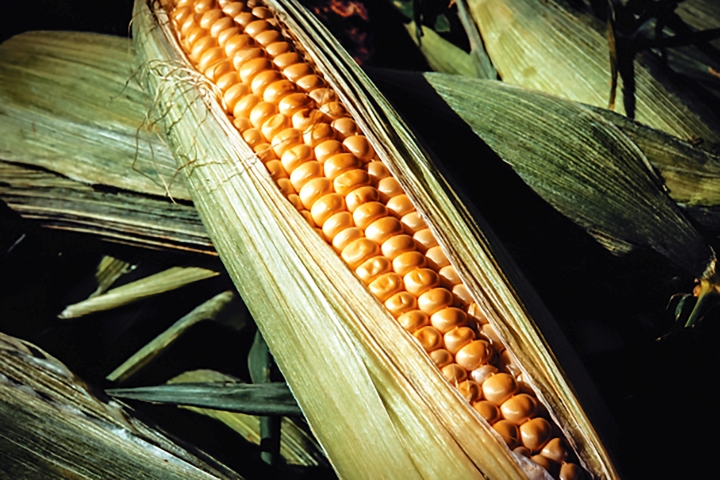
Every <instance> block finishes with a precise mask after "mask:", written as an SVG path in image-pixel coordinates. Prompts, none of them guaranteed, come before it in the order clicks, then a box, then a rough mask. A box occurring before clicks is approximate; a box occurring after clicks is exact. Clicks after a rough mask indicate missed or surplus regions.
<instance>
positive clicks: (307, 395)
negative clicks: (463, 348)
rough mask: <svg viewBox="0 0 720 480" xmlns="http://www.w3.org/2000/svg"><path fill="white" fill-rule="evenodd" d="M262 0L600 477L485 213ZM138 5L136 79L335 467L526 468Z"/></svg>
mask: <svg viewBox="0 0 720 480" xmlns="http://www.w3.org/2000/svg"><path fill="white" fill-rule="evenodd" d="M153 5H154V4H153ZM269 6H270V7H271V8H273V9H274V10H275V11H276V13H277V15H278V17H279V18H280V19H282V21H283V22H284V23H285V24H286V25H287V26H288V27H289V28H290V30H291V31H292V32H293V34H294V36H296V37H297V38H298V39H299V40H300V41H301V43H302V45H303V46H304V48H305V49H307V51H308V53H309V55H310V57H311V58H312V59H313V61H314V62H315V64H316V65H317V67H318V69H319V70H320V71H322V72H323V73H324V75H325V78H326V79H327V80H328V81H329V83H330V84H331V85H332V86H333V87H334V89H335V90H336V91H337V92H338V95H339V96H340V98H341V100H342V101H343V103H344V104H345V105H346V107H347V108H348V109H349V111H350V112H351V113H352V114H353V116H354V117H355V118H356V119H357V121H358V124H359V126H360V127H361V128H362V130H363V132H364V133H365V134H366V135H367V136H368V138H369V139H370V140H371V142H372V144H373V146H374V148H375V150H376V152H377V153H378V154H379V156H380V157H381V158H382V159H383V161H385V162H386V164H387V165H388V168H389V169H390V170H391V171H392V172H393V173H394V174H395V175H396V177H397V178H398V180H399V181H400V183H401V184H402V186H403V188H404V189H405V190H406V192H408V195H409V196H410V197H411V199H412V200H413V202H414V203H415V205H416V206H417V208H418V210H419V211H420V212H421V213H423V214H424V215H425V217H426V218H428V219H429V220H428V225H429V226H430V228H431V229H432V231H433V232H434V233H435V235H436V236H437V238H438V241H439V242H440V244H441V245H442V246H443V247H444V249H445V250H446V252H447V253H448V257H449V258H450V259H451V261H452V262H453V264H454V265H455V266H456V268H457V269H458V272H459V273H460V275H461V277H462V278H463V279H464V280H465V282H466V285H467V286H468V288H469V289H470V290H471V292H472V293H473V295H474V297H475V299H476V300H477V301H478V302H479V304H480V305H482V307H483V310H484V311H485V312H486V314H487V315H488V316H489V317H490V319H491V321H492V323H493V324H494V325H495V327H496V330H497V332H498V333H499V335H501V337H502V338H503V339H504V340H505V342H506V345H507V346H508V348H510V349H511V351H513V352H514V354H515V356H516V357H517V359H518V360H519V363H520V364H521V365H522V367H523V369H524V370H525V372H526V373H527V374H529V378H532V380H533V383H534V385H535V387H536V392H537V394H538V396H539V397H540V398H541V399H543V400H544V402H545V403H546V405H548V407H549V408H550V410H551V412H552V415H553V417H554V418H555V420H556V422H557V425H559V426H560V427H561V428H563V429H564V430H565V433H566V434H567V435H568V438H569V440H570V442H571V444H572V445H573V446H574V447H575V449H576V451H577V452H578V454H579V456H580V458H581V461H582V462H583V464H584V465H585V466H586V467H587V468H588V469H589V470H590V471H591V472H592V473H593V474H595V475H597V476H599V477H604V478H614V477H616V472H615V470H614V467H613V464H612V461H611V460H610V458H609V455H608V453H607V451H606V449H605V448H604V446H603V444H602V442H601V440H600V438H599V437H598V435H597V434H596V431H595V428H593V425H592V424H591V422H590V420H589V418H588V417H587V415H586V413H585V412H584V411H583V409H582V408H581V406H580V404H579V402H578V401H577V399H576V396H575V394H574V392H573V389H572V388H571V386H570V385H569V384H568V382H567V380H566V378H565V376H564V372H563V370H562V369H561V368H560V367H559V365H558V363H557V361H556V356H555V355H554V354H553V352H552V351H550V349H549V348H548V343H547V342H546V340H545V339H544V338H543V337H542V334H541V333H540V331H539V328H538V326H537V323H536V322H541V323H542V324H544V325H551V324H553V322H552V319H550V318H549V314H548V313H547V311H546V310H545V308H544V307H543V305H542V303H541V302H540V301H539V300H538V299H537V297H536V296H535V295H534V293H533V292H532V290H531V289H530V288H529V287H528V286H527V285H526V282H524V280H523V279H522V277H521V275H520V274H519V272H517V270H516V269H515V267H514V266H513V264H512V262H511V261H510V259H509V257H507V255H506V254H505V253H504V251H503V249H502V247H501V246H500V245H499V242H497V241H496V239H494V237H493V236H492V233H490V231H489V230H488V229H486V227H485V226H484V225H483V224H482V220H481V219H479V218H472V217H471V216H470V215H469V213H468V212H467V211H466V210H465V208H464V207H463V205H462V203H461V202H460V201H459V199H458V198H457V196H456V195H455V194H454V193H453V192H452V191H451V190H450V188H449V187H448V185H447V184H446V183H445V182H444V180H443V178H442V176H441V175H439V173H438V171H437V170H436V169H435V168H434V167H433V165H432V163H431V162H430V161H429V160H428V158H427V157H426V155H425V153H424V152H423V151H422V149H421V148H420V147H419V146H418V144H417V142H416V141H415V139H414V138H413V136H412V134H411V133H410V132H409V131H408V130H407V128H406V126H405V125H404V123H403V122H402V121H401V120H400V119H399V118H398V116H397V114H396V113H395V112H394V111H393V110H392V108H391V107H390V106H389V105H388V104H387V102H386V101H385V100H384V99H383V97H382V96H381V95H380V94H379V92H378V91H377V90H376V89H375V88H374V86H373V85H372V84H371V83H370V82H369V80H368V79H367V78H366V77H365V75H364V74H363V73H362V72H361V71H360V70H359V68H358V67H357V66H356V65H355V64H354V63H353V61H352V60H351V59H350V58H349V56H348V55H347V54H346V53H345V52H344V51H343V50H342V48H341V47H340V46H339V45H338V44H337V42H336V41H335V40H334V39H333V38H332V37H331V35H330V34H329V32H327V30H325V29H324V28H323V27H322V26H321V25H320V24H319V23H318V22H317V21H316V20H315V19H314V18H313V17H312V16H310V15H309V14H308V13H307V12H306V11H305V10H303V9H302V7H300V6H299V5H297V4H296V3H294V2H292V1H288V2H282V3H279V2H275V1H273V2H269ZM135 7H136V9H135V14H134V22H133V28H134V30H133V37H134V41H135V46H136V54H137V55H138V62H139V69H140V71H139V78H141V79H142V81H143V82H144V83H145V84H146V85H147V86H148V87H149V88H148V90H149V91H150V92H151V93H150V97H151V98H152V100H153V106H154V107H155V114H156V115H157V114H158V112H160V113H161V115H160V116H159V117H158V119H159V120H160V121H161V122H162V124H163V125H165V126H166V132H165V133H166V135H167V140H168V143H169V145H170V146H171V147H172V148H173V149H174V151H175V154H176V158H177V159H178V162H179V164H180V166H181V167H182V171H183V173H184V175H185V178H186V181H187V183H188V187H189V190H190V191H191V192H192V196H193V201H194V202H195V205H196V207H197V209H198V211H199V212H200V215H201V217H202V218H203V221H204V222H205V224H206V226H207V228H208V232H209V233H210V236H211V238H212V239H213V243H214V244H215V246H216V248H217V250H218V253H219V254H220V257H221V259H222V260H223V261H224V262H225V265H226V267H227V269H228V271H229V273H230V275H231V277H232V278H233V281H234V282H235V285H236V286H237V288H238V290H239V292H240V294H241V296H242V297H243V299H244V300H245V302H246V304H247V305H248V308H249V309H250V311H251V313H252V315H253V317H254V318H255V319H256V321H257V323H258V326H259V328H260V330H261V331H262V333H263V336H264V338H265V339H266V341H267V343H268V345H269V346H270V349H271V351H272V352H273V354H274V356H275V359H276V360H277V363H278V365H279V367H280V369H281V370H282V372H283V374H284V376H285V378H286V379H287V381H288V384H289V386H290V388H291V389H292V391H293V393H294V395H295V397H296V398H297V400H298V404H299V405H300V407H301V408H302V410H303V412H304V414H305V416H306V417H307V419H308V422H309V424H310V425H311V427H312V429H313V431H314V433H315V434H316V436H317V438H318V439H319V441H320V443H321V444H322V445H323V447H324V449H325V450H326V452H327V454H328V457H329V458H330V460H331V462H332V464H333V466H334V468H335V469H336V470H337V471H338V472H339V474H340V475H341V476H343V477H348V478H473V477H480V476H485V477H489V478H498V479H500V478H503V479H506V478H522V477H524V476H525V473H524V472H523V470H522V469H521V467H520V463H523V464H524V466H527V467H528V468H530V462H527V461H525V460H523V459H520V458H514V456H513V454H512V453H511V452H510V451H509V450H508V449H507V447H506V446H505V445H504V443H503V442H502V441H501V440H500V439H499V437H498V436H497V435H496V434H495V433H494V432H493V430H492V429H491V428H490V427H489V426H488V425H487V424H486V423H484V422H483V421H482V420H481V419H480V417H479V416H478V415H477V413H476V412H475V411H474V410H473V409H472V408H471V407H470V406H469V405H468V404H467V403H466V402H465V401H464V400H463V399H462V398H461V397H460V395H459V394H458V392H457V391H455V390H454V389H453V388H452V387H451V386H450V385H449V383H448V382H447V381H446V380H445V379H444V378H443V377H442V375H441V374H440V372H439V371H438V370H437V368H436V367H435V366H434V365H433V364H432V362H431V361H430V359H429V358H428V357H427V355H426V354H425V353H424V351H422V348H421V347H420V346H419V344H418V343H417V342H415V341H414V340H413V339H412V338H411V337H410V336H409V335H407V333H406V332H404V331H403V330H402V328H401V327H400V326H399V325H398V324H397V322H395V321H394V319H393V318H392V317H391V316H390V315H389V314H388V312H387V311H386V310H385V309H384V308H383V307H382V305H381V304H380V303H379V302H378V301H377V299H375V298H374V297H372V295H371V294H370V293H369V292H368V291H367V289H365V288H364V286H363V285H362V283H361V282H360V281H359V280H358V279H357V278H356V277H355V276H354V275H353V274H352V272H351V271H350V270H349V269H348V267H347V266H346V265H345V264H344V263H343V262H342V261H341V260H340V258H339V257H338V256H337V255H336V253H335V252H334V251H333V250H332V249H331V248H330V247H329V246H328V245H327V244H326V243H325V242H324V241H323V240H321V239H320V238H319V237H318V235H317V234H316V233H315V232H314V231H313V230H312V229H311V228H310V227H309V225H308V224H307V223H306V222H305V221H304V219H302V217H301V216H300V215H298V214H297V213H296V211H295V210H294V208H293V207H292V206H291V205H290V203H289V202H287V201H286V200H285V199H284V198H283V197H282V194H281V193H280V191H279V190H278V188H277V187H276V186H275V185H274V183H273V181H272V179H271V178H270V176H269V174H268V173H267V171H266V170H265V167H264V166H263V165H262V164H261V163H260V161H259V160H258V159H257V157H256V156H255V155H254V153H253V152H252V151H251V149H250V148H249V147H248V146H247V145H246V144H245V143H244V142H243V141H242V139H241V137H240V135H239V134H238V133H237V132H236V131H235V130H234V128H233V127H232V125H231V123H230V122H229V120H228V118H227V116H226V114H225V112H224V110H223V109H222V107H221V106H220V105H219V104H218V103H217V101H215V99H214V96H213V94H212V92H211V91H210V90H209V89H208V87H207V85H206V84H205V81H204V80H203V79H202V78H201V77H200V76H199V75H198V74H193V73H192V72H191V71H189V64H188V63H187V60H185V57H184V55H183V54H182V52H181V50H180V48H179V46H178V44H177V42H176V40H175V38H174V35H173V34H172V32H171V31H170V30H169V26H168V25H167V24H168V19H167V16H166V14H165V12H164V11H161V10H156V11H154V12H153V11H152V10H151V9H149V8H148V4H147V3H145V2H144V1H142V0H141V1H139V2H136V5H135ZM190 87H196V88H197V89H198V90H197V91H188V90H191V89H190ZM169 105H172V106H173V108H167V107H168V106H169ZM169 125H171V126H172V127H168V126H169ZM501 265H502V267H503V268H502V269H501V267H500V266H501ZM530 311H532V313H533V315H532V316H531V315H530ZM531 318H533V319H534V320H535V321H532V320H531ZM570 367H571V369H572V368H575V365H571V366H570ZM308 372H312V374H309V373H308ZM578 389H579V390H583V391H584V392H587V391H590V390H592V388H591V387H589V386H588V385H581V386H580V387H578ZM586 389H587V390H586ZM319 392H322V393H319ZM536 472H538V470H536Z"/></svg>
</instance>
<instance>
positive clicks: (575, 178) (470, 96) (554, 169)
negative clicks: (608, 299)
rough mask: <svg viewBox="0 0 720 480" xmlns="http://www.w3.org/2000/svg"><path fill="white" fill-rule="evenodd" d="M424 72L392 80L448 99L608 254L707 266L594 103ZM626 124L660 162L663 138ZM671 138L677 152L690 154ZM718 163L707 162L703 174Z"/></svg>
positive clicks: (705, 250) (698, 241) (692, 237)
mask: <svg viewBox="0 0 720 480" xmlns="http://www.w3.org/2000/svg"><path fill="white" fill-rule="evenodd" d="M403 77H404V78H403ZM423 77H424V79H423V78H420V76H419V74H404V75H403V76H400V75H398V76H397V77H395V78H393V79H391V80H392V81H395V82H400V83H402V85H403V87H402V88H403V89H404V90H410V91H412V92H414V93H416V94H418V96H419V95H420V94H422V92H423V86H426V85H427V83H429V84H430V85H431V86H432V88H433V89H434V92H435V93H436V94H437V95H438V96H439V97H440V98H439V99H438V98H434V99H433V98H426V99H425V100H424V101H422V102H419V103H418V105H423V106H425V105H427V106H428V108H430V109H432V108H433V107H432V104H433V101H435V102H437V101H440V102H446V105H447V106H448V107H450V109H452V111H453V112H455V113H456V114H457V115H458V116H459V117H460V119H461V120H462V121H464V122H466V123H467V125H468V126H470V128H472V130H473V131H474V132H475V134H476V135H478V136H479V137H480V138H481V139H482V140H483V141H484V142H485V143H487V144H488V145H489V146H490V148H492V149H493V150H494V151H495V152H497V154H498V155H499V156H500V157H501V158H502V159H503V160H504V161H505V162H507V163H508V164H510V165H511V166H512V167H513V169H514V170H515V171H516V172H517V173H518V174H519V175H520V177H522V179H523V180H524V181H525V182H526V183H527V184H528V185H529V186H530V187H532V188H533V189H534V190H535V191H536V192H537V193H538V194H539V195H540V196H541V197H543V198H544V199H545V200H546V201H547V202H548V203H550V204H551V205H553V206H554V207H555V208H556V209H557V210H558V211H560V212H561V213H563V214H564V215H565V216H567V217H569V218H570V219H572V220H573V221H574V222H576V223H578V224H579V225H581V226H583V227H584V228H585V229H587V230H588V232H589V233H591V234H592V235H593V236H595V238H597V239H598V241H600V242H601V243H603V245H605V246H606V247H608V248H609V249H610V250H612V251H615V252H617V253H625V252H627V251H628V250H629V249H631V248H632V247H633V246H642V247H647V248H652V249H655V250H656V251H658V252H659V253H661V254H663V255H665V256H666V257H667V258H669V259H670V260H672V261H674V262H675V263H676V264H678V265H680V266H682V267H683V268H685V269H687V270H688V271H690V272H692V273H693V274H695V275H698V276H702V275H703V273H705V271H706V270H707V269H708V267H709V266H710V265H711V263H712V260H713V258H714V254H713V252H712V250H711V249H710V247H709V246H708V245H707V242H706V241H705V240H704V239H703V237H702V236H701V235H700V234H699V233H698V232H697V231H696V230H695V228H694V227H693V226H692V225H691V224H690V223H689V222H688V221H687V219H686V218H685V217H684V215H683V214H682V212H680V210H679V208H678V207H677V206H676V205H675V204H674V203H673V202H672V201H670V200H669V198H668V197H667V195H666V194H665V193H664V192H663V190H662V187H661V181H662V180H661V179H660V178H659V176H658V175H657V174H656V173H655V171H654V170H652V168H651V167H650V166H649V161H648V158H647V157H646V155H645V154H644V152H643V151H642V150H641V149H640V148H639V147H638V145H637V144H636V143H635V142H634V141H633V139H632V138H631V137H630V136H628V135H626V134H625V132H624V131H623V130H621V129H620V128H618V127H617V126H616V125H615V124H614V123H612V122H611V121H609V120H608V118H607V115H604V114H603V115H601V114H600V113H599V109H592V108H589V107H586V106H584V105H581V104H577V103H574V102H570V101H567V100H562V99H559V98H557V97H553V96H550V95H546V94H542V93H539V92H532V91H528V90H525V89H522V88H518V87H515V86H511V85H507V84H504V83H501V82H493V81H486V80H477V79H471V78H466V77H456V76H450V75H443V74H439V73H427V74H424V75H423ZM426 82H427V83H426ZM426 95H427V94H426ZM610 115H612V116H613V117H618V118H620V119H621V120H623V119H622V117H619V116H617V115H614V114H611V113H610ZM448 121H457V119H452V118H451V119H449V120H448ZM623 123H624V124H625V127H626V129H627V130H628V131H632V132H634V135H635V137H636V138H639V139H641V138H643V139H644V140H643V144H644V145H645V146H646V148H648V147H651V146H655V147H656V149H657V150H658V151H654V152H652V153H653V154H654V156H655V157H656V158H662V155H661V152H664V151H663V150H662V148H660V147H659V146H660V145H662V140H663V139H666V138H667V136H666V135H662V134H661V136H659V137H657V136H656V137H655V138H654V139H651V137H653V135H652V131H650V132H648V131H649V129H647V127H644V128H643V127H640V128H635V127H634V126H632V127H631V124H632V122H630V121H628V120H626V119H624V120H623ZM673 142H674V143H673ZM673 142H670V143H669V144H670V145H675V147H676V150H678V151H680V150H684V151H685V152H686V154H689V153H690V152H691V150H688V148H689V146H688V145H684V144H682V143H681V142H678V141H676V140H674V141H673ZM702 155H705V156H706V157H705V158H707V155H708V154H706V153H702ZM665 158H666V159H667V157H665ZM686 161H689V160H688V159H687V158H686ZM717 167H718V164H717V163H715V164H714V166H713V163H709V164H708V165H707V168H706V170H707V169H714V168H717ZM669 168H670V166H669V165H667V164H666V169H668V170H669Z"/></svg>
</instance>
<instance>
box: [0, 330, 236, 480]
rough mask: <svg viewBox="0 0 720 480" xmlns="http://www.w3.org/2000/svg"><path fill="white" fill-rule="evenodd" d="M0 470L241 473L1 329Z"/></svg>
mask: <svg viewBox="0 0 720 480" xmlns="http://www.w3.org/2000/svg"><path fill="white" fill-rule="evenodd" d="M0 425H2V434H1V435H0V476H1V477H2V478H12V479H24V478H43V479H50V478H72V479H96V478H104V479H105V478H106V479H118V480H120V479H128V478H163V479H178V480H186V479H198V480H200V479H202V480H205V479H208V480H209V479H240V478H242V477H240V476H239V475H238V474H236V473H235V472H233V471H232V470H230V469H229V468H227V467H225V466H224V465H222V464H220V463H219V462H217V461H216V460H214V459H212V458H211V457H209V456H208V455H207V454H204V453H202V452H200V451H197V450H195V451H192V450H188V448H189V447H187V446H180V445H178V444H177V443H175V442H174V441H173V440H171V439H170V438H168V437H167V436H166V435H165V434H164V433H162V432H160V431H159V430H157V429H156V428H155V427H152V426H149V425H146V424H145V423H143V422H142V421H140V420H138V419H137V418H135V416H134V412H133V411H132V410H131V409H129V408H127V407H126V406H124V405H123V404H121V403H119V402H117V401H115V400H108V399H107V398H106V399H104V400H103V399H101V398H99V397H98V396H96V395H95V393H94V392H93V391H91V390H90V389H89V388H88V387H87V386H86V385H85V384H84V383H83V382H82V381H81V380H79V379H78V378H77V377H75V376H74V375H73V374H72V372H70V371H69V370H68V369H67V367H66V366H65V365H63V364H62V363H61V362H59V361H58V360H57V359H55V358H53V357H52V356H50V355H48V354H47V353H45V352H44V351H42V350H41V349H40V348H38V347H37V346H35V345H32V344H30V343H28V342H25V341H23V340H20V339H17V338H14V337H11V336H9V335H5V334H3V333H0Z"/></svg>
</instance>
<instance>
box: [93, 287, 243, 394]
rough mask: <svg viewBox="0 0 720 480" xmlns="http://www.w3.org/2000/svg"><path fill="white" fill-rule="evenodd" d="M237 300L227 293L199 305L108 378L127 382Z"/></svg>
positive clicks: (234, 296) (231, 293) (230, 293)
mask: <svg viewBox="0 0 720 480" xmlns="http://www.w3.org/2000/svg"><path fill="white" fill-rule="evenodd" d="M236 298H237V296H236V295H234V293H233V292H231V291H226V292H222V293H219V294H217V295H215V296H214V297H213V298H211V299H209V300H208V301H206V302H204V303H202V304H201V305H198V306H197V307H196V308H194V309H193V310H192V311H191V312H189V313H188V314H187V315H185V316H183V317H182V318H180V319H179V320H178V321H177V322H175V323H174V324H172V325H171V326H170V327H169V328H167V329H166V330H165V331H164V332H162V333H161V334H160V335H158V336H157V337H155V338H154V339H152V340H150V342H148V343H147V344H146V345H145V346H143V347H142V348H141V349H140V350H138V351H137V352H135V353H134V354H133V355H132V356H131V357H130V358H128V359H127V360H125V361H124V362H123V363H122V364H121V365H119V366H118V367H117V368H116V369H115V370H113V371H112V372H110V373H109V374H108V376H107V377H106V378H107V379H108V380H109V381H111V382H124V381H126V380H127V379H128V378H129V377H130V376H132V375H133V374H135V373H136V372H137V371H138V370H140V369H141V368H143V367H145V366H146V365H147V364H148V363H150V362H151V361H152V360H153V359H154V358H156V357H157V356H158V355H160V354H161V353H162V352H164V351H165V349H166V348H167V347H169V346H170V345H171V344H172V343H173V342H174V341H175V340H177V339H178V338H179V337H180V336H181V335H182V334H183V333H185V332H186V331H187V330H188V329H189V328H190V327H192V326H193V325H195V324H197V323H199V322H202V321H205V320H216V319H217V317H219V315H220V314H221V313H222V312H223V311H224V310H226V309H227V308H228V307H229V306H230V305H232V302H233V299H236ZM240 322H243V323H244V319H241V320H240Z"/></svg>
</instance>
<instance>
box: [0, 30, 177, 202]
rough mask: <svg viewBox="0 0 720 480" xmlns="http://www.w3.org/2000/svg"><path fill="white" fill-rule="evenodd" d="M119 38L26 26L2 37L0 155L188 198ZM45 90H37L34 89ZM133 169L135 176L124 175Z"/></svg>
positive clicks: (91, 181) (92, 181)
mask: <svg viewBox="0 0 720 480" xmlns="http://www.w3.org/2000/svg"><path fill="white" fill-rule="evenodd" d="M133 58H134V57H133V51H132V46H131V44H130V43H129V42H128V41H127V40H126V39H124V38H120V37H112V36H108V35H98V34H88V33H79V32H28V33H24V34H22V35H18V36H16V37H13V38H11V39H9V40H7V41H6V42H3V43H2V45H0V59H2V61H0V132H2V137H3V141H2V143H1V144H0V159H3V160H8V161H13V162H19V163H26V164H29V165H34V166H38V167H42V168H45V169H47V170H50V171H53V172H57V173H60V174H62V175H64V176H66V177H69V178H71V179H76V180H78V181H80V182H83V183H89V184H98V185H110V186H113V187H117V188H121V189H125V190H134V191H137V192H141V193H144V194H155V195H163V196H164V195H166V193H168V192H169V193H170V194H171V195H172V197H173V198H176V199H189V198H190V197H189V194H188V193H187V190H186V189H185V186H184V185H183V184H182V183H181V182H173V178H174V176H175V173H176V167H175V161H174V160H173V158H172V156H171V154H170V152H169V151H168V150H167V149H166V148H164V147H162V146H159V144H160V143H159V142H158V138H157V132H155V131H153V130H152V129H151V128H149V127H148V125H146V124H145V111H146V110H145V109H143V108H142V107H141V106H142V105H144V102H145V101H146V98H145V97H144V94H143V93H142V91H141V89H140V87H139V86H138V85H137V84H136V83H135V82H130V81H129V80H130V78H131V77H132V65H133ZM38 92H42V94H40V95H39V94H38ZM129 170H135V171H137V173H139V174H140V175H139V176H137V177H136V176H134V175H133V176H130V175H128V171H129Z"/></svg>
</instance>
